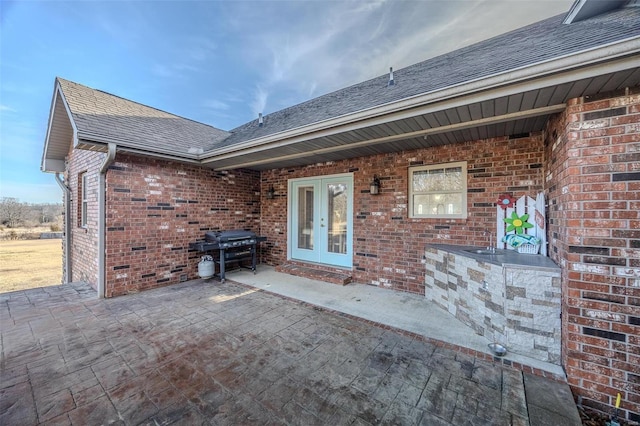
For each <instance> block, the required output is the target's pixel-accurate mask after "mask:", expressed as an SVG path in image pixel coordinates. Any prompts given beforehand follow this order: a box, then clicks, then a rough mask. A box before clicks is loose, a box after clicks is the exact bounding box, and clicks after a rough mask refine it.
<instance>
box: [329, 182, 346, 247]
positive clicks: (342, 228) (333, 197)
mask: <svg viewBox="0 0 640 426" xmlns="http://www.w3.org/2000/svg"><path fill="white" fill-rule="evenodd" d="M347 201H348V199H347V186H346V185H345V184H342V183H341V184H328V185H327V203H328V212H329V215H328V216H329V217H328V218H327V220H328V223H327V240H328V247H327V249H328V251H329V252H330V253H340V254H346V253H347Z"/></svg>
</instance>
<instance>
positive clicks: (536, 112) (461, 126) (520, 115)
mask: <svg viewBox="0 0 640 426" xmlns="http://www.w3.org/2000/svg"><path fill="white" fill-rule="evenodd" d="M565 108H566V105H565V104H560V105H550V106H547V107H541V108H536V109H532V110H528V111H518V112H514V113H510V114H505V115H499V116H495V117H487V118H481V119H478V120H471V121H465V122H461V123H456V124H449V125H446V126H441V127H434V128H431V129H425V130H417V131H414V132H408V133H401V134H397V135H391V136H384V137H381V138H376V139H365V140H361V141H356V142H351V143H349V144H345V145H337V146H330V147H327V148H317V149H312V150H309V151H305V152H300V153H296V154H286V155H280V156H273V157H270V158H265V159H262V160H255V161H249V162H244V163H238V164H235V165H233V166H227V167H220V168H216V170H229V169H236V168H242V167H252V166H258V165H263V164H268V163H271V162H273V161H283V160H292V159H297V158H304V157H309V156H313V155H322V154H327V153H331V152H338V151H343V150H347V149H354V148H360V147H364V146H367V147H370V146H373V145H379V144H383V143H387V142H395V141H399V140H402V139H411V138H417V137H426V136H430V135H437V134H441V133H446V132H453V131H459V130H465V129H471V128H473V127H478V126H488V125H492V124H499V123H506V122H509V121H513V120H520V119H525V118H531V117H539V116H542V115H549V114H555V113H558V112H561V111H564V110H565ZM239 158H242V157H241V156H239Z"/></svg>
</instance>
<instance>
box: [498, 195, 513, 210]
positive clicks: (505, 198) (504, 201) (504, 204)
mask: <svg viewBox="0 0 640 426" xmlns="http://www.w3.org/2000/svg"><path fill="white" fill-rule="evenodd" d="M513 203H515V200H514V199H513V197H512V196H511V194H502V195H501V196H499V197H498V205H499V206H500V207H501V208H502V209H503V210H506V209H507V208H508V207H513Z"/></svg>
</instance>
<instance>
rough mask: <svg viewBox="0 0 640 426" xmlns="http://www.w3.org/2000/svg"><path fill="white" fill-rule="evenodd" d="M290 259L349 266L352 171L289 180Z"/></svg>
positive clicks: (351, 243)
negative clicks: (347, 173) (350, 172)
mask: <svg viewBox="0 0 640 426" xmlns="http://www.w3.org/2000/svg"><path fill="white" fill-rule="evenodd" d="M289 218H290V222H289V223H290V225H291V226H290V228H289V229H290V230H291V232H289V248H290V250H289V254H290V257H291V258H292V259H297V260H305V261H309V262H317V263H325V264H329V265H335V266H345V267H351V266H352V263H353V255H352V246H353V175H350V174H349V175H337V176H326V177H317V178H304V179H292V180H290V181H289Z"/></svg>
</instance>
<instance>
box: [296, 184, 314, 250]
mask: <svg viewBox="0 0 640 426" xmlns="http://www.w3.org/2000/svg"><path fill="white" fill-rule="evenodd" d="M298 248H301V249H308V250H313V186H303V187H299V188H298Z"/></svg>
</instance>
